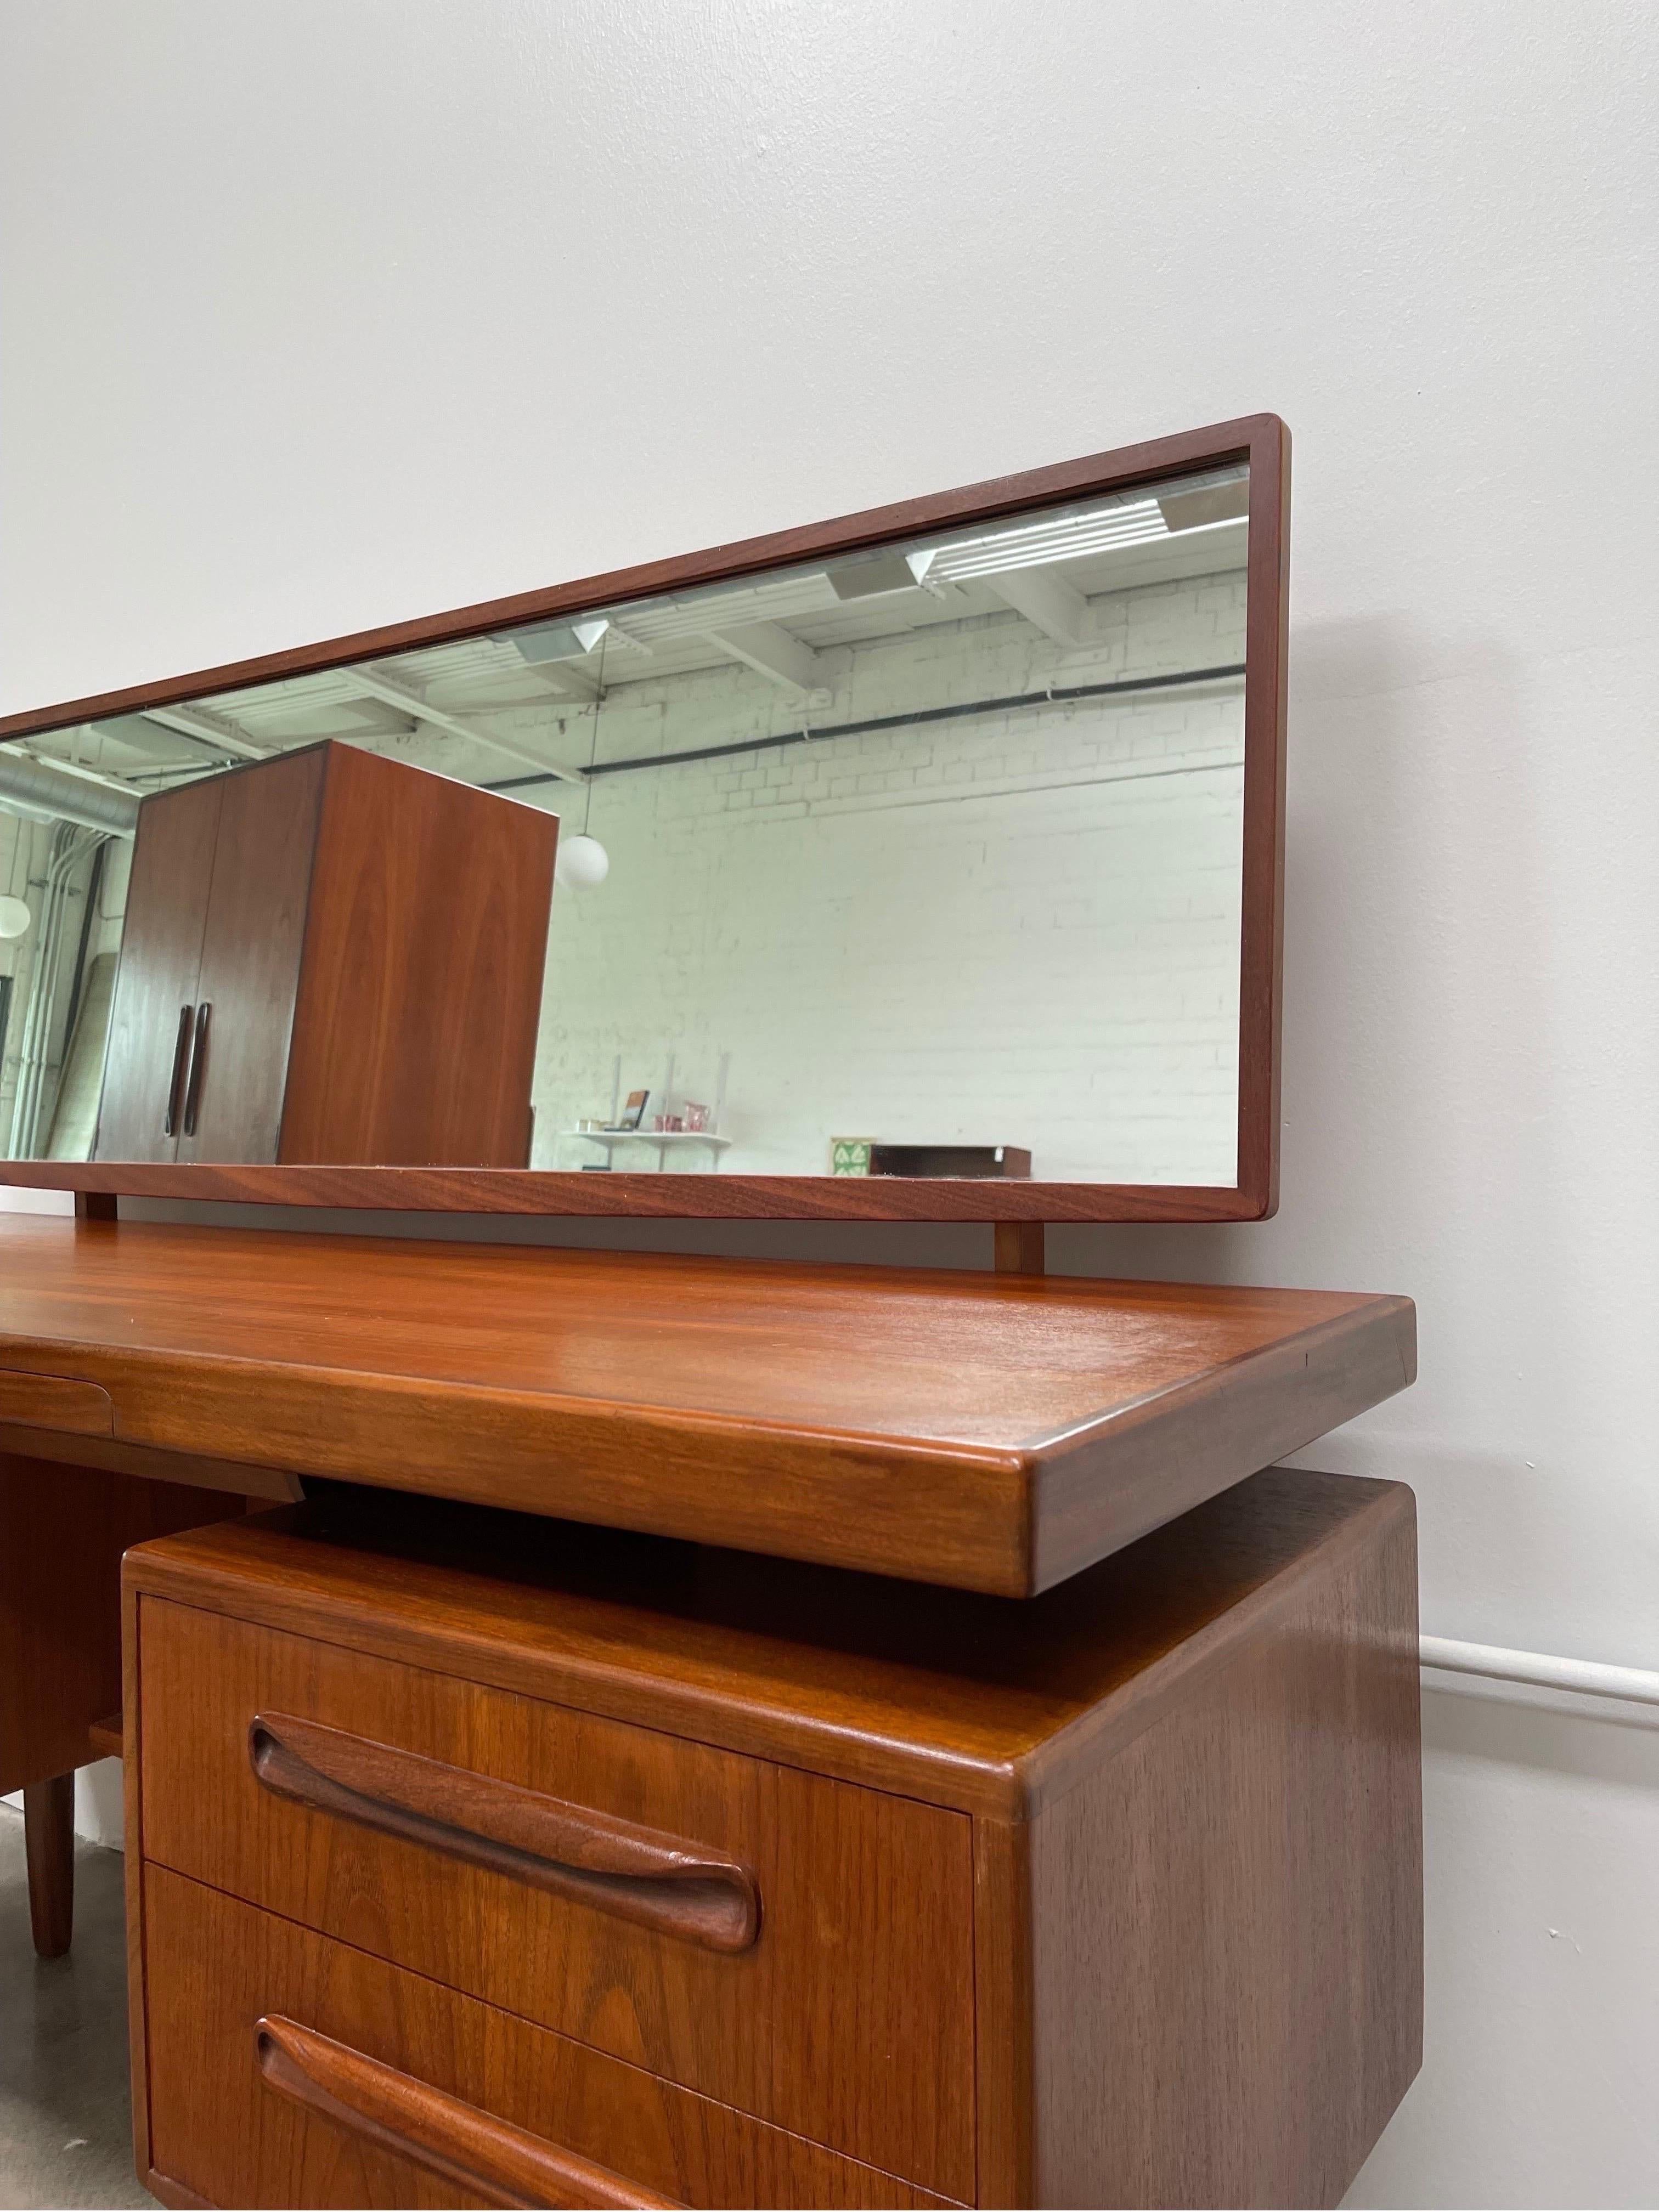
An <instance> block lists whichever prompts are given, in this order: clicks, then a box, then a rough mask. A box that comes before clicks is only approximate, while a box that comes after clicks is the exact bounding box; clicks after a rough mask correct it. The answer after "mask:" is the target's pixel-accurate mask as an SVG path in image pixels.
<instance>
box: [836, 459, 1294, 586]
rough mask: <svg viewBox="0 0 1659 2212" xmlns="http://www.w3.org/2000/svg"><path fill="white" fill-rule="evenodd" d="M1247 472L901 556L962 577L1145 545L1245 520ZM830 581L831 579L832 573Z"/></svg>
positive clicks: (935, 577)
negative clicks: (1218, 480) (1217, 480)
mask: <svg viewBox="0 0 1659 2212" xmlns="http://www.w3.org/2000/svg"><path fill="white" fill-rule="evenodd" d="M1249 505H1250V486H1249V477H1247V476H1245V475H1244V474H1243V472H1242V471H1241V472H1240V473H1239V474H1238V475H1237V476H1236V477H1225V478H1223V479H1222V480H1221V481H1220V482H1219V483H1217V482H1214V481H1213V480H1212V481H1211V482H1209V483H1201V484H1197V485H1194V486H1191V487H1189V488H1188V489H1182V488H1180V487H1176V488H1175V489H1171V490H1170V491H1167V492H1161V493H1158V494H1156V495H1154V494H1151V493H1148V494H1146V495H1144V496H1133V495H1132V496H1131V497H1129V498H1127V499H1121V500H1114V501H1112V502H1111V504H1110V505H1109V506H1106V507H1095V508H1092V509H1091V510H1089V511H1087V512H1085V513H1081V514H1077V513H1073V514H1050V515H1044V516H1042V517H1041V518H1040V519H1039V520H1037V521H1036V522H1026V523H1019V524H1016V525H1015V526H1014V527H1013V528H1012V529H1009V530H990V531H987V532H984V533H983V534H982V535H981V536H980V537H976V538H958V539H957V541H956V543H955V544H951V545H937V546H933V547H932V548H930V549H929V550H927V551H926V552H922V553H912V554H910V555H908V556H907V558H908V562H909V563H910V565H911V568H912V570H913V573H914V574H915V580H916V581H917V582H918V583H921V580H922V579H923V578H924V577H926V578H927V579H928V580H930V581H936V582H941V583H950V584H964V583H967V582H968V581H969V580H970V579H971V578H973V577H975V576H1001V575H1006V574H1008V573H1009V572H1010V571H1011V570H1012V569H1015V568H1049V567H1052V566H1053V565H1054V563H1055V562H1060V561H1081V560H1083V559H1085V558H1086V556H1088V555H1090V554H1091V553H1111V552H1115V551H1117V550H1119V549H1120V548H1121V547H1124V546H1129V545H1151V544H1156V543H1157V542H1158V540H1160V539H1162V538H1173V537H1176V536H1177V535H1184V534H1185V533H1186V532H1188V531H1194V530H1218V529H1221V528H1223V527H1225V526H1228V525H1230V524H1232V523H1235V522H1242V521H1243V520H1246V518H1247V517H1248V515H1249ZM832 581H833V579H832Z"/></svg>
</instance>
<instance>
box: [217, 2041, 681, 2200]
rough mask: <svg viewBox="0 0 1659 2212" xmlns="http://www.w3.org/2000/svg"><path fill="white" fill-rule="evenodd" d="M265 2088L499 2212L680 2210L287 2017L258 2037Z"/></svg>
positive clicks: (631, 2184) (660, 2198)
mask: <svg viewBox="0 0 1659 2212" xmlns="http://www.w3.org/2000/svg"><path fill="white" fill-rule="evenodd" d="M254 2047H255V2050H256V2051H257V2054H258V2066H259V2072H260V2074H261V2075H262V2076H263V2077H264V2081H265V2084H266V2086H267V2087H269V2088H271V2089H274V2090H275V2091H276V2093H277V2094H278V2095H279V2096H283V2097H288V2098H290V2099H291V2100H293V2102H294V2103H295V2104H296V2105H300V2106H303V2107H304V2108H305V2109H306V2110H307V2112H315V2113H316V2114H318V2116H319V2118H323V2119H325V2120H327V2121H330V2122H331V2124H333V2125H334V2126H336V2127H337V2128H343V2129H344V2130H346V2131H347V2132H348V2133H349V2134H351V2135H354V2136H357V2137H359V2138H360V2139H361V2140H362V2142H367V2143H369V2144H372V2145H373V2146H374V2148H375V2149H377V2150H383V2151H389V2152H391V2153H392V2155H393V2156H395V2157H398V2158H405V2159H408V2160H410V2161H411V2162H412V2163H413V2164H415V2165H416V2166H422V2167H424V2168H425V2170H426V2171H427V2172H428V2173H430V2174H433V2175H435V2177H436V2178H437V2179H439V2180H440V2181H442V2182H446V2183H447V2184H448V2185H450V2186H451V2187H452V2188H453V2189H456V2190H459V2191H463V2192H465V2194H468V2195H470V2196H473V2197H483V2198H484V2200H485V2201H486V2202H487V2203H491V2204H506V2205H590V2204H591V2205H600V2206H606V2207H611V2206H641V2207H645V2206H659V2205H673V2204H675V2203H677V2200H676V2199H675V2198H673V2197H655V2196H653V2195H652V2193H651V2192H650V2191H649V2190H645V2189H641V2188H640V2187H638V2185H636V2184H635V2183H633V2182H630V2181H625V2180H624V2179H623V2177H622V2176H621V2175H620V2174H617V2173H612V2172H611V2171H610V2169H609V2168H608V2167H605V2166H596V2165H594V2164H593V2163H592V2160H588V2159H585V2158H578V2157H576V2156H575V2155H574V2154H573V2153H571V2152H569V2151H565V2150H560V2149H559V2148H557V2147H556V2145H554V2144H552V2143H549V2142H544V2141H543V2140H542V2139H541V2137H540V2136H534V2135H532V2134H531V2133H530V2131H529V2130H528V2129H526V2128H520V2127H514V2126H513V2124H512V2123H511V2122H510V2121H507V2120H498V2119H496V2118H494V2117H493V2116H492V2115H491V2114H490V2113H489V2112H480V2111H479V2109H478V2107H477V2106H476V2105H469V2104H466V2103H464V2102H463V2100H461V2099H460V2098H459V2097H452V2096H450V2095H449V2094H448V2093H447V2091H445V2090H442V2089H435V2088H433V2087H431V2085H430V2084H429V2083H428V2082H425V2081H416V2080H415V2079H414V2077H413V2076H412V2075H408V2074H401V2073H399V2072H398V2069H397V2068H396V2067H394V2066H386V2065H384V2064H382V2063H381V2062H380V2060H379V2059H378V2058H369V2057H365V2056H364V2054H363V2053H362V2051H353V2050H352V2049H351V2048H350V2047H349V2045H347V2044H343V2043H337V2042H336V2041H335V2039H333V2037H332V2036H328V2035H319V2034H318V2033H316V2031H315V2030H314V2029H313V2028H308V2027H301V2026H300V2024H299V2022H298V2021H292V2020H284V2019H283V2018H281V2017H280V2016H277V2017H275V2018H270V2017H268V2018H265V2019H263V2020H261V2021H258V2023H257V2025H256V2027H255V2029H254Z"/></svg>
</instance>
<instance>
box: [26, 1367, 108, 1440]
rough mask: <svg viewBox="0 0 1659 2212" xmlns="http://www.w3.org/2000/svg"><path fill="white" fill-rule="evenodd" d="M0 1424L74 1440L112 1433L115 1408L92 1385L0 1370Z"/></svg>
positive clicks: (104, 1392)
mask: <svg viewBox="0 0 1659 2212" xmlns="http://www.w3.org/2000/svg"><path fill="white" fill-rule="evenodd" d="M0 1421H18V1422H21V1423H22V1424H23V1425H25V1426H27V1427H28V1428H32V1429H60V1430H62V1431H64V1433H65V1434H66V1435H69V1436H76V1437H110V1436H113V1435H114V1433H115V1407H114V1403H113V1401H112V1399H111V1397H110V1395H109V1393H108V1391H107V1390H105V1389H100V1387H99V1385H98V1384H97V1383H71V1382H69V1381H67V1380H66V1379H65V1378H64V1376H61V1375H25V1374H22V1373H21V1372H20V1371H19V1370H17V1369H15V1368H11V1367H6V1368H0Z"/></svg>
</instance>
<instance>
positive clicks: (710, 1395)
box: [0, 1215, 1416, 1596]
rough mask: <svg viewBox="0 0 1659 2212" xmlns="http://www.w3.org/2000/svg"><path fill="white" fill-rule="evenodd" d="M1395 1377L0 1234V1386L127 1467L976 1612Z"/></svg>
mask: <svg viewBox="0 0 1659 2212" xmlns="http://www.w3.org/2000/svg"><path fill="white" fill-rule="evenodd" d="M1415 1357H1416V1355H1415V1326H1414V1315H1413V1308H1412V1305H1411V1303H1410V1301H1409V1300H1407V1299H1405V1298H1399V1297H1357V1296H1349V1295H1344V1294H1340V1293H1335V1292H1328V1291H1286V1290H1248V1289H1240V1288H1237V1287H1231V1286H1215V1285H1170V1284H1162V1283H1113V1282H1100V1281H1096V1280H1093V1279H1080V1278H1066V1277H1054V1276H1048V1277H1033V1276H1018V1275H1002V1276H999V1275H994V1274H991V1273H958V1272H946V1271H943V1270H934V1269H923V1268H896V1267H805V1266H799V1265H795V1264H786V1263H780V1262H775V1261H738V1260H714V1259H695V1258H684V1257H678V1256H665V1255H657V1254H642V1253H594V1252H569V1251H556V1250H549V1249H545V1248H538V1247H528V1246H511V1245H467V1244H458V1243H416V1242H414V1241H411V1240H406V1239H402V1238H371V1237H334V1236H305V1235H297V1234H289V1233H288V1232H286V1231H264V1232H261V1231H239V1230H228V1229H218V1228H197V1227H193V1226H191V1227H181V1226H176V1225H158V1224H147V1223H128V1222H115V1223H101V1222H81V1223H71V1222H70V1221H67V1220H64V1219H63V1218H40V1217H31V1216H27V1215H19V1216H12V1217H9V1218H6V1217H0V1372H12V1373H20V1374H24V1375H27V1376H29V1377H31V1378H46V1377H56V1378H59V1379H61V1380H63V1381H65V1382H74V1383H86V1384H92V1385H94V1386H96V1388H97V1389H99V1390H100V1391H102V1392H105V1393H106V1394H107V1395H108V1398H109V1400H110V1401H111V1404H112V1407H113V1429H112V1434H113V1436H114V1437H116V1438H117V1439H119V1440H122V1441H124V1442H125V1443H128V1444H131V1445H137V1446H146V1447H149V1448H152V1449H161V1450H163V1451H172V1452H179V1453H188V1454H191V1455H197V1456H199V1457H203V1458H210V1459H215V1460H219V1461H228V1462H236V1463H241V1464H246V1465H249V1466H251V1467H255V1468H262V1469H269V1468H282V1469H286V1470H292V1471H294V1472H295V1473H298V1474H301V1475H307V1474H310V1475H321V1476H335V1477H339V1478H343V1479H346V1480H353V1481H357V1482H368V1483H375V1484H380V1485H385V1486H392V1487H395V1488H398V1489H404V1490H410V1491H423V1492H432V1493H435V1494H438V1495H441V1496H447V1497H454V1498H471V1499H475V1500H477V1501H479V1502H482V1503H485V1504H495V1505H503V1506H510V1507H513V1508H516V1509H519V1510H526V1511H532V1512H538V1513H543V1514H552V1515H557V1516H564V1517H567V1518H570V1519H574V1520H581V1521H589V1522H598V1523H601V1524H604V1525H607V1526H613V1527H618V1528H635V1529H641V1530H646V1531H649V1532H651V1533H653V1534H662V1535H672V1536H681V1537H689V1538H691V1539H694V1540H696V1541H703V1542H709V1543H718V1544H724V1545H729V1546H734V1547H738V1548H740V1549H744V1550H749V1551H756V1552H763V1553H775V1554H777V1555H780V1556H785V1557H791V1558H796V1559H811V1560H817V1561H819V1562H822V1563H824V1564H828V1565H837V1566H848V1567H861V1568H868V1569H872V1570H875V1571H878V1572H884V1573H887V1574H896V1575H905V1576H909V1577H915V1578H918V1579H921V1580H924V1581H929V1582H936V1583H951V1584H956V1585H957V1586H959V1587H962V1588H965V1589H980V1590H986V1591H992V1592H996V1593H999V1594H1001V1595H1007V1596H1025V1595H1030V1594H1031V1593H1033V1592H1035V1591H1036V1590H1040V1589H1046V1588H1047V1587H1048V1586H1049V1585H1050V1584H1052V1583H1057V1582H1060V1581H1061V1580H1063V1579H1064V1578H1065V1577H1067V1576H1069V1575H1072V1574H1073V1573H1075V1572H1077V1571H1079V1569H1080V1568H1082V1567H1084V1566H1085V1565H1088V1564H1089V1563H1090V1562H1091V1561H1092V1560H1095V1559H1100V1558H1102V1557H1103V1556H1104V1555H1105V1554H1106V1553H1109V1552H1113V1551H1115V1550H1117V1549H1119V1548H1120V1547H1121V1546H1123V1545H1125V1544H1127V1543H1129V1542H1132V1541H1133V1540H1134V1539H1135V1538H1136V1537H1138V1536H1139V1535H1142V1534H1145V1533H1146V1531H1147V1530H1148V1529H1151V1528H1156V1527H1158V1526H1159V1525H1160V1524H1161V1523H1163V1522H1167V1521H1170V1520H1171V1519H1173V1518H1174V1517H1175V1516H1176V1515H1178V1514H1181V1513H1183V1512H1185V1511H1187V1510H1188V1509H1189V1508H1190V1507H1192V1506H1193V1505H1194V1504H1198V1503H1199V1502H1200V1501H1201V1500H1202V1499H1204V1498H1207V1497H1210V1496H1212V1495H1213V1494H1214V1493H1215V1492H1218V1491H1220V1490H1223V1489H1225V1488H1226V1487H1227V1486H1229V1485H1231V1484H1232V1483H1234V1482H1237V1481H1238V1480H1242V1479H1243V1477H1244V1476H1246V1475H1248V1474H1252V1473H1253V1472H1255V1469H1257V1468H1261V1467H1264V1466H1266V1465H1267V1464H1268V1463H1269V1462H1272V1461H1273V1460H1275V1459H1277V1458H1279V1457H1281V1456H1282V1455H1284V1454H1285V1453H1286V1452H1289V1451H1292V1450H1295V1449H1298V1448H1299V1447H1301V1446H1303V1445H1305V1444H1308V1443H1311V1442H1313V1441H1314V1440H1315V1439H1316V1438H1317V1437H1321V1436H1322V1435H1324V1434H1325V1433H1326V1432H1327V1431H1329V1430H1330V1429H1333V1428H1334V1427H1336V1426H1337V1425H1340V1423H1342V1422H1344V1421H1346V1420H1349V1419H1352V1417H1353V1416H1354V1415H1355V1414H1357V1413H1362V1412H1363V1411H1364V1409H1365V1408H1366V1407H1370V1406H1372V1405H1375V1404H1376V1403H1377V1402H1378V1401H1380V1400H1382V1399H1383V1398H1386V1397H1388V1396H1389V1395H1392V1394H1393V1393H1394V1392H1395V1391H1396V1390H1399V1389H1403V1388H1404V1387H1405V1386H1406V1385H1407V1383H1410V1382H1411V1381H1412V1379H1413V1375H1414V1372H1415ZM47 1396H49V1394H43V1393H41V1392H40V1390H39V1389H38V1388H36V1387H35V1384H34V1383H33V1381H32V1383H31V1387H30V1392H29V1401H30V1404H31V1406H32V1407H36V1408H37V1410H36V1411H35V1412H34V1413H32V1415H31V1418H32V1419H35V1420H37V1421H40V1420H41V1419H44V1418H47V1417H46V1416H43V1415H42V1414H41V1413H40V1412H39V1410H38V1407H39V1405H40V1403H41V1402H42V1401H44V1399H45V1398H46V1397H47ZM68 1402H69V1401H65V1403H66V1404H67V1403H68ZM87 1402H89V1401H88V1400H87V1399H86V1398H85V1397H84V1396H82V1395H77V1396H76V1399H75V1401H74V1403H75V1406H76V1408H77V1409H80V1410H78V1411H77V1418H84V1412H83V1409H84V1406H85V1404H86V1403H87ZM11 1418H12V1419H16V1418H17V1416H15V1415H13V1416H12V1417H11ZM3 1419H4V1415H3V1413H0V1421H3ZM105 1433H106V1434H108V1433H111V1431H107V1430H106V1431H105ZM0 1440H3V1429H0ZM251 1487H252V1485H251Z"/></svg>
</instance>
